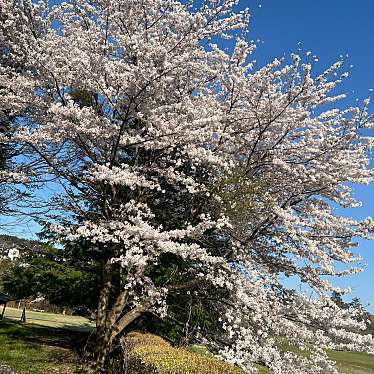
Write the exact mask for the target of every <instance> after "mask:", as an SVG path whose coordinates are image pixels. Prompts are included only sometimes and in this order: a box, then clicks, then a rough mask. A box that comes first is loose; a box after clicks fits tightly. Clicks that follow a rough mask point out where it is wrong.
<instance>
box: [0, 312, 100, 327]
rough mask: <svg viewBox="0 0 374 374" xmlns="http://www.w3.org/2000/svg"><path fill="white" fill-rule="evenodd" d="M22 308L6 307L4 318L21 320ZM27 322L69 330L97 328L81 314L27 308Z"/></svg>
mask: <svg viewBox="0 0 374 374" xmlns="http://www.w3.org/2000/svg"><path fill="white" fill-rule="evenodd" d="M21 315H22V309H17V308H9V307H7V308H6V309H5V314H4V318H6V319H12V320H15V321H20V319H21ZM26 322H27V323H33V324H37V325H41V326H48V327H57V328H64V329H69V330H78V331H87V332H91V331H92V330H93V329H94V328H95V324H94V322H92V321H90V320H89V319H88V318H85V317H80V316H70V315H66V314H65V315H64V314H55V313H46V312H35V311H33V310H26Z"/></svg>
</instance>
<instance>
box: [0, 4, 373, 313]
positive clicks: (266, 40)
mask: <svg viewBox="0 0 374 374" xmlns="http://www.w3.org/2000/svg"><path fill="white" fill-rule="evenodd" d="M247 6H248V7H249V8H250V9H251V13H252V19H251V24H250V34H249V38H250V39H253V40H257V39H260V42H259V43H258V49H257V51H256V52H255V59H256V60H257V62H258V66H262V65H263V64H265V63H267V62H269V61H271V60H272V59H273V58H275V57H282V56H286V57H288V56H289V55H290V53H291V52H297V50H298V49H299V48H302V51H301V53H305V52H306V51H308V50H310V51H312V53H313V54H315V55H317V56H318V58H319V62H318V63H316V64H315V69H316V72H320V71H322V70H323V69H324V68H326V67H327V66H328V65H330V64H331V63H333V62H335V61H336V60H337V59H338V58H339V56H340V55H344V56H345V55H347V54H348V56H349V57H348V60H347V67H349V65H353V68H352V69H349V70H350V77H349V79H347V80H346V81H345V82H344V85H342V87H341V88H342V90H343V91H344V92H345V93H347V94H349V98H348V99H347V100H346V105H350V104H354V103H355V100H356V98H359V99H362V98H365V97H367V96H368V94H369V89H370V88H374V64H373V62H374V22H373V18H374V1H373V0H364V1H360V2H357V1H353V0H328V1H326V0H324V1H323V0H313V1H312V0H241V1H240V7H247ZM300 43H301V46H300ZM371 110H372V111H374V105H372V107H371ZM356 196H357V197H358V198H359V199H361V200H362V201H363V203H364V205H363V207H362V208H359V209H355V210H351V211H347V212H344V214H347V215H348V214H349V215H352V216H354V217H355V218H362V217H364V216H367V215H371V216H374V185H373V186H369V187H367V186H366V187H362V186H360V187H358V188H357V189H356ZM1 221H3V220H2V219H1V217H0V223H2V222H1ZM35 229H36V226H35V225H34V224H32V223H30V224H29V225H25V224H23V225H22V226H19V225H18V226H17V225H16V226H12V227H11V230H10V231H11V232H13V233H15V234H17V235H19V236H22V237H31V236H32V234H33V232H35ZM357 252H358V253H360V254H361V255H362V257H363V258H364V261H365V262H366V263H367V268H366V271H365V272H364V273H361V274H359V275H355V276H352V277H349V278H347V279H345V280H340V279H339V280H337V283H338V284H339V285H340V286H349V285H350V286H351V287H352V289H353V296H358V297H360V298H361V299H362V301H363V302H365V303H370V304H371V306H370V307H369V309H370V310H371V311H372V312H374V242H360V243H359V246H358V248H357Z"/></svg>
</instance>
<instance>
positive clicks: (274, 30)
mask: <svg viewBox="0 0 374 374" xmlns="http://www.w3.org/2000/svg"><path fill="white" fill-rule="evenodd" d="M240 6H248V7H249V8H250V9H251V12H252V21H251V26H250V30H251V32H250V35H249V37H250V39H254V40H257V39H260V40H261V41H260V43H258V49H257V51H256V53H255V58H256V60H257V61H258V64H259V65H263V64H264V63H266V62H269V61H270V60H271V59H272V58H274V57H282V56H283V55H285V56H286V57H287V56H289V54H290V53H291V52H295V51H297V50H298V48H300V46H299V44H298V43H299V42H301V43H302V44H301V48H302V49H303V51H304V52H306V51H308V50H310V51H312V53H313V54H315V55H317V56H318V58H319V62H318V63H317V64H316V65H315V68H316V70H317V71H320V70H322V69H324V68H325V67H326V66H327V65H329V64H331V63H333V62H335V61H336V60H337V59H338V58H339V56H340V55H344V56H345V55H346V54H348V55H349V57H348V60H347V67H349V65H353V68H352V69H351V70H350V77H349V79H347V80H346V81H345V83H344V86H342V90H343V91H344V92H345V93H347V94H349V95H350V96H349V98H348V99H347V100H346V103H347V105H349V104H354V103H355V100H356V98H359V99H362V98H365V97H367V96H368V95H369V91H368V90H369V89H370V88H374V1H373V0H363V1H353V0H328V1H326V0H325V1H323V0H313V1H312V0H281V1H280V0H256V1H254V0H242V1H240ZM352 91H353V92H352ZM371 111H374V105H373V104H372V106H371ZM373 135H374V132H373ZM373 156H374V155H373ZM356 196H357V197H358V198H359V199H361V200H362V202H363V207H362V208H359V209H352V210H350V211H347V212H344V214H348V215H351V216H353V217H355V218H361V217H364V216H368V215H371V216H373V217H374V185H372V186H366V187H362V186H360V187H358V188H356ZM357 253H359V254H360V255H361V256H362V257H363V258H364V261H365V262H366V263H367V267H366V271H365V272H364V273H361V274H358V275H355V276H351V277H349V278H347V279H345V280H342V279H339V280H337V284H339V285H341V286H348V285H350V286H351V287H352V290H353V296H358V297H360V298H361V299H362V301H363V302H365V303H370V304H371V305H370V307H369V309H370V310H371V311H372V312H373V313H374V241H373V242H360V243H359V246H358V248H357Z"/></svg>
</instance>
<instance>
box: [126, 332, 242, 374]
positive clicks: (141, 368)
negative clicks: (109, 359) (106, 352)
mask: <svg viewBox="0 0 374 374" xmlns="http://www.w3.org/2000/svg"><path fill="white" fill-rule="evenodd" d="M122 344H123V348H124V352H125V355H126V357H125V360H124V361H125V362H126V364H125V373H128V374H129V373H139V374H243V373H244V372H243V371H242V370H241V369H239V368H238V367H236V366H234V365H231V364H228V363H226V362H223V361H221V360H219V359H217V358H214V357H210V356H207V355H204V354H200V353H195V352H190V351H188V350H186V349H184V348H176V347H172V346H171V345H170V344H169V343H168V342H166V341H165V340H164V339H162V338H161V337H159V336H156V335H152V334H143V333H140V332H132V333H130V334H128V335H127V336H126V337H125V338H124V339H123V341H122Z"/></svg>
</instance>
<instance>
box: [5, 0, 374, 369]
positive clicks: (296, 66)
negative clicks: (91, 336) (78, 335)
mask: <svg viewBox="0 0 374 374" xmlns="http://www.w3.org/2000/svg"><path fill="white" fill-rule="evenodd" d="M238 3H239V1H234V0H207V1H204V3H203V4H202V5H201V6H195V4H193V2H192V3H190V2H188V3H182V2H179V1H175V0H142V1H124V0H113V1H107V0H92V1H83V0H71V1H67V2H64V3H61V4H57V5H54V6H52V7H50V6H48V4H47V3H46V2H44V1H40V2H37V3H35V2H32V1H31V0H21V1H18V2H16V3H15V2H14V1H12V0H0V19H5V20H6V21H5V22H2V24H1V26H0V43H1V44H2V45H4V48H5V49H6V51H7V52H6V53H8V54H9V56H11V58H12V61H14V63H13V64H11V65H9V66H7V65H1V67H0V108H1V109H0V110H1V111H2V112H4V111H5V110H6V111H8V112H9V113H10V115H14V116H15V121H14V123H15V128H14V131H13V133H12V137H11V138H4V139H3V141H4V142H7V144H9V145H10V146H12V147H14V148H17V149H22V165H27V167H28V168H27V169H26V170H27V171H28V174H27V176H28V182H29V183H34V184H36V185H39V186H48V185H49V183H51V181H53V183H55V184H57V185H58V186H59V188H58V190H57V192H56V194H55V195H54V196H52V197H51V198H50V200H49V204H50V207H51V214H50V215H49V216H45V218H46V219H47V221H49V223H50V225H49V230H50V231H51V232H53V235H55V236H59V237H60V239H61V241H63V242H64V243H67V242H70V243H71V244H72V245H73V246H74V245H75V244H77V243H82V242H84V243H85V248H86V249H85V250H87V251H89V256H88V257H86V261H88V262H89V263H91V261H92V259H93V258H96V259H98V261H99V262H100V264H101V267H100V268H101V269H102V273H101V275H100V277H99V279H100V285H99V287H98V288H99V289H100V291H98V305H97V320H96V326H97V345H96V346H97V352H96V353H97V354H96V356H97V357H96V368H98V369H99V370H102V371H105V364H106V360H107V357H108V355H109V354H110V352H111V350H112V348H113V344H114V342H115V340H116V339H117V338H118V337H119V336H120V334H122V333H123V332H124V331H126V329H128V328H129V327H130V326H131V324H132V323H135V322H136V321H139V319H141V318H142V316H144V315H147V314H148V315H149V314H151V315H153V316H157V318H161V319H162V318H165V317H166V316H167V315H168V313H169V316H170V313H173V306H174V305H175V304H173V297H174V296H173V295H175V293H176V292H178V293H179V295H180V296H179V297H181V298H182V299H184V300H185V302H186V306H185V308H186V310H187V311H188V313H190V312H191V313H192V310H193V309H196V307H197V306H202V310H204V305H205V307H208V308H209V310H210V313H211V315H212V316H213V317H214V322H211V323H214V329H215V333H214V334H209V329H206V330H205V331H204V330H202V329H201V328H200V329H199V328H197V327H201V326H199V325H197V326H196V328H189V327H188V326H189V320H188V318H187V320H185V321H183V322H184V323H185V325H186V328H185V329H184V330H183V331H184V332H185V333H186V331H187V334H188V335H189V334H191V335H193V336H194V339H196V340H200V341H203V342H204V343H205V344H207V345H209V347H210V348H211V350H213V351H214V352H216V353H217V354H219V355H220V356H221V357H222V358H223V359H225V360H228V361H230V362H233V363H236V364H238V365H239V366H241V367H242V368H243V369H245V370H247V371H248V372H251V371H252V370H253V369H254V366H253V363H254V362H263V363H264V364H265V365H266V366H268V367H269V369H270V370H271V371H272V372H273V373H285V372H287V373H295V374H297V373H300V374H301V373H302V374H305V373H320V372H324V373H336V368H335V366H334V363H333V362H332V361H330V360H329V359H328V357H327V355H326V352H325V351H324V349H325V348H337V349H350V350H363V351H368V352H371V353H373V348H374V341H373V339H372V337H371V336H370V335H364V334H361V333H356V332H353V331H357V329H359V330H364V329H365V328H366V325H365V323H364V321H362V320H360V318H357V317H359V315H358V313H352V312H351V311H349V310H347V309H345V308H342V307H341V306H339V305H338V303H336V302H334V301H333V300H331V298H330V297H329V295H330V292H332V291H334V290H335V291H336V290H337V288H336V287H335V286H334V285H333V284H332V283H331V282H330V280H329V277H331V276H337V275H338V276H343V275H345V274H351V273H354V272H356V271H357V268H356V267H355V262H356V261H357V258H356V256H355V255H354V253H353V251H352V248H353V247H354V246H355V243H354V240H355V238H367V237H368V236H369V235H370V233H371V231H372V230H373V222H372V220H371V219H370V218H368V219H365V220H362V221H359V220H355V219H353V218H347V217H341V216H338V215H337V214H336V213H335V211H334V210H333V209H332V206H333V205H339V206H341V207H355V206H357V202H356V201H355V200H354V198H353V196H352V187H351V184H352V183H361V184H367V183H369V182H371V181H372V170H371V169H370V167H369V157H368V155H369V151H370V147H371V144H372V139H371V138H370V137H369V136H366V135H365V134H366V132H365V131H363V130H365V129H369V128H371V127H372V116H371V115H370V114H369V113H368V106H369V100H365V101H364V103H363V104H362V105H361V106H358V107H348V108H345V107H343V105H338V104H337V102H338V101H339V100H341V99H342V98H343V97H344V95H341V94H337V93H336V92H337V89H338V85H339V83H340V82H341V81H342V80H343V79H345V78H346V75H347V74H346V73H345V72H344V63H343V61H342V60H339V61H337V62H336V63H335V64H333V65H332V66H331V67H329V68H327V69H326V70H325V71H324V72H322V73H321V74H315V73H314V71H313V64H312V63H311V61H310V58H309V56H299V55H296V54H294V55H292V57H291V59H290V61H289V62H288V61H285V60H279V59H275V60H273V61H271V62H270V63H269V64H267V65H266V66H264V67H262V68H258V69H257V68H255V67H254V66H255V65H254V64H253V61H252V57H251V54H252V52H253V50H254V49H255V45H253V44H251V43H250V42H248V41H247V31H248V26H247V25H248V19H249V13H248V11H247V10H242V11H239V10H237V8H236V5H238ZM225 43H229V44H228V45H230V47H231V48H229V49H228V50H226V49H225V48H224V46H225V45H226V44H225ZM21 64H22V66H23V67H24V68H23V69H18V68H17V66H19V65H21ZM49 197H50V196H49ZM52 213H53V214H52ZM342 265H344V266H345V267H344V270H341V269H342ZM283 276H297V277H299V279H300V280H301V281H302V282H304V283H305V284H307V285H308V286H310V287H311V288H312V289H313V290H314V291H315V293H316V295H317V296H316V297H313V298H310V297H308V295H305V294H303V293H301V292H296V291H294V290H291V289H287V288H286V287H285V286H284V285H283V283H282V280H281V279H282V277H283ZM168 307H169V308H168ZM188 313H187V316H188ZM280 338H287V339H288V341H289V342H290V344H294V345H296V346H298V347H299V348H301V349H303V350H306V351H308V352H309V353H310V354H308V355H305V356H302V357H300V356H297V355H296V354H295V353H292V352H284V351H283V350H282V349H281V347H279V344H278V341H279V339H280Z"/></svg>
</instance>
